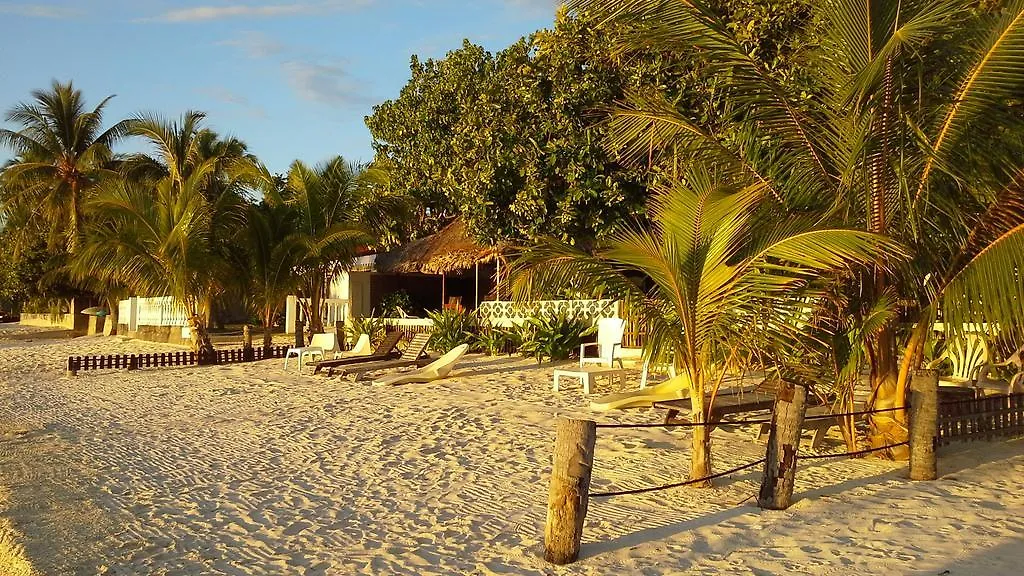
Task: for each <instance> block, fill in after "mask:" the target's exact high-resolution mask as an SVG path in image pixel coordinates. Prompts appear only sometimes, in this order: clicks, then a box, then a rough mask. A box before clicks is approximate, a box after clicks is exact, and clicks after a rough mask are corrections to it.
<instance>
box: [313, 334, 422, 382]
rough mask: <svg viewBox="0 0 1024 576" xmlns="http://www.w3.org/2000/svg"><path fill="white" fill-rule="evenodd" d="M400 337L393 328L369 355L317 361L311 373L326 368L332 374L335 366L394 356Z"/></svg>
mask: <svg viewBox="0 0 1024 576" xmlns="http://www.w3.org/2000/svg"><path fill="white" fill-rule="evenodd" d="M401 339H402V333H401V332H400V331H398V330H393V331H391V332H388V333H387V335H385V336H384V340H383V341H381V343H380V345H379V346H377V347H376V348H375V349H374V350H373V352H372V353H371V354H370V355H369V356H352V357H347V358H336V359H334V360H324V361H323V362H318V363H317V365H316V368H314V369H313V373H314V374H317V373H319V372H320V371H321V370H323V369H324V368H326V369H327V375H328V376H333V375H334V370H335V369H336V368H341V367H343V366H351V365H354V364H362V363H367V362H381V361H384V360H388V359H391V358H394V357H395V356H396V354H395V351H394V350H395V347H397V346H398V341H399V340H401Z"/></svg>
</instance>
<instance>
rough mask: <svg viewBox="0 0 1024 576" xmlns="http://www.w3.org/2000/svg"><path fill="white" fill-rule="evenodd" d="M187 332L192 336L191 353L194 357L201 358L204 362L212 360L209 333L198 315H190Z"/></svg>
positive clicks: (211, 343) (211, 345) (211, 344)
mask: <svg viewBox="0 0 1024 576" xmlns="http://www.w3.org/2000/svg"><path fill="white" fill-rule="evenodd" d="M188 326H189V331H190V332H191V334H192V351H193V352H195V353H196V356H197V357H199V358H203V359H204V362H211V361H212V360H213V342H211V341H210V333H209V332H207V331H206V324H205V323H204V322H203V317H202V316H200V315H199V314H198V313H194V314H192V315H191V316H190V317H189V319H188Z"/></svg>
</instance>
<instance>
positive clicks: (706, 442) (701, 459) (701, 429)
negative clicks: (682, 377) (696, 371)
mask: <svg viewBox="0 0 1024 576" xmlns="http://www.w3.org/2000/svg"><path fill="white" fill-rule="evenodd" d="M690 397H691V402H692V409H691V414H693V423H694V424H700V423H704V422H708V412H709V411H710V410H709V406H708V405H707V398H706V397H705V396H704V383H703V381H701V379H700V377H698V378H694V383H693V391H692V393H691V394H690ZM692 430H693V440H692V446H691V454H690V480H697V479H698V478H704V477H706V476H710V475H711V429H710V428H709V427H708V426H694V427H693V428H692ZM694 485H695V486H698V487H702V488H706V487H709V486H711V481H710V480H705V481H703V482H698V483H697V484H694Z"/></svg>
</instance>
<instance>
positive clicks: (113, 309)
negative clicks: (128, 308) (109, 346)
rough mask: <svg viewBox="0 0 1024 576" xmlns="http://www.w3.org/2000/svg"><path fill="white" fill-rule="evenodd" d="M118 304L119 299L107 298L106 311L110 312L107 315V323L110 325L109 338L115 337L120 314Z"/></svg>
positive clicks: (119, 302)
mask: <svg viewBox="0 0 1024 576" xmlns="http://www.w3.org/2000/svg"><path fill="white" fill-rule="evenodd" d="M120 304H121V299H120V298H115V297H112V296H107V309H108V310H109V311H110V313H109V314H108V315H107V322H109V323H110V336H117V323H118V320H120V312H121V309H120Z"/></svg>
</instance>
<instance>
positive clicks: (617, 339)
mask: <svg viewBox="0 0 1024 576" xmlns="http://www.w3.org/2000/svg"><path fill="white" fill-rule="evenodd" d="M625 332H626V321H625V320H623V319H622V318H602V319H600V320H598V321H597V344H598V347H599V348H600V355H601V357H602V358H610V357H611V355H612V354H613V353H614V349H615V345H616V344H618V345H619V346H621V345H622V336H623V334H625Z"/></svg>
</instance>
